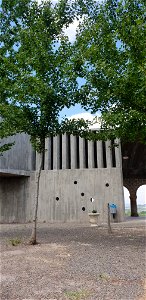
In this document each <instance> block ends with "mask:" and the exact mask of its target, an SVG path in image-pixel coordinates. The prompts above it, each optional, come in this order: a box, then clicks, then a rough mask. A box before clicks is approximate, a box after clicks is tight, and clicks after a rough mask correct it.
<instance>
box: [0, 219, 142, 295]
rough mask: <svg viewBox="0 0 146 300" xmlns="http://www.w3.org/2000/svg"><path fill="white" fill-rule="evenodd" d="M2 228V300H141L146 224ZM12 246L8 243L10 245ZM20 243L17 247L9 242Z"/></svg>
mask: <svg viewBox="0 0 146 300" xmlns="http://www.w3.org/2000/svg"><path fill="white" fill-rule="evenodd" d="M30 231H31V224H27V225H16V224H13V225H1V241H2V244H1V298H0V299H1V300H6V299H8V300H17V299H19V300H28V299H29V300H45V299H47V300H81V299H87V300H98V299H99V300H144V299H146V290H145V288H146V286H145V285H144V284H145V282H144V280H145V267H146V262H145V250H146V249H145V224H144V222H141V223H139V225H138V226H137V225H134V224H132V225H130V223H123V224H117V225H114V226H113V233H112V235H110V236H109V235H108V233H107V228H106V227H103V228H97V227H94V228H91V227H89V226H87V225H85V226H83V225H75V224H72V225H71V224H70V225H69V224H58V225H57V224H54V225H52V224H39V228H38V240H39V242H40V244H38V245H36V246H28V245H25V244H24V243H23V242H24V241H25V240H26V239H27V237H29V234H30ZM10 240H11V241H10ZM19 240H21V243H20V244H19V245H18V246H12V242H16V241H19Z"/></svg>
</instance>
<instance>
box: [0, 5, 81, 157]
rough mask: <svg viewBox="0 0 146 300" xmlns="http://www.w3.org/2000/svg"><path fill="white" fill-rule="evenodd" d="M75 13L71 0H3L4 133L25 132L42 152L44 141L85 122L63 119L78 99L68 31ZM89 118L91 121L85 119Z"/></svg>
mask: <svg viewBox="0 0 146 300" xmlns="http://www.w3.org/2000/svg"><path fill="white" fill-rule="evenodd" d="M74 17H75V9H74V8H73V6H72V5H71V1H67V0H66V1H64V0H60V1H59V2H58V3H57V4H56V5H55V6H53V5H52V3H51V1H44V2H42V4H41V5H38V3H37V1H35V0H12V1H9V0H3V1H2V6H1V11H0V19H1V44H0V57H1V67H0V92H1V100H0V115H1V117H2V122H1V126H0V136H1V137H5V136H8V135H9V134H10V135H12V134H14V133H18V132H19V133H20V132H25V133H27V134H28V135H30V137H31V142H32V144H33V146H34V148H35V149H36V150H37V151H38V152H42V151H43V150H44V140H45V138H46V137H48V136H50V135H56V134H58V133H61V132H62V131H63V132H64V131H65V130H66V131H68V132H70V133H74V132H75V133H77V132H78V128H79V133H80V132H82V131H83V123H82V124H81V126H80V123H79V124H77V122H76V123H75V124H73V122H71V121H70V122H69V121H66V120H63V122H62V123H61V122H59V113H60V111H61V110H62V109H63V108H64V107H68V108H69V107H70V106H71V105H74V104H75V102H76V95H77V88H78V83H77V79H76V74H75V73H74V72H73V71H72V69H73V62H72V61H71V59H70V58H71V55H72V47H71V44H70V42H69V41H68V38H67V37H66V36H65V35H64V33H63V30H64V28H65V27H67V26H68V25H69V24H70V23H71V22H72V21H73V19H74ZM84 123H85V122H84Z"/></svg>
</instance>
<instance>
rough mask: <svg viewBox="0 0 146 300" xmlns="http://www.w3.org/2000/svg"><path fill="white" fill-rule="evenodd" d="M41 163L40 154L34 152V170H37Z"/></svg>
mask: <svg viewBox="0 0 146 300" xmlns="http://www.w3.org/2000/svg"><path fill="white" fill-rule="evenodd" d="M40 163H41V155H40V153H38V152H36V170H38V169H39V167H40Z"/></svg>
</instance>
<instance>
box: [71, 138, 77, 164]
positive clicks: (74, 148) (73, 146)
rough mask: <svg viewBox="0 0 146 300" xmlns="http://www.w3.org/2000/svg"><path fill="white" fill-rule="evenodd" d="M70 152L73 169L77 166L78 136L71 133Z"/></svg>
mask: <svg viewBox="0 0 146 300" xmlns="http://www.w3.org/2000/svg"><path fill="white" fill-rule="evenodd" d="M70 152H71V153H70V154H71V169H76V168H77V138H76V136H73V135H72V134H71V136H70Z"/></svg>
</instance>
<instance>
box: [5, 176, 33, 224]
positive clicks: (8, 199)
mask: <svg viewBox="0 0 146 300" xmlns="http://www.w3.org/2000/svg"><path fill="white" fill-rule="evenodd" d="M29 182H30V180H29V178H27V177H9V178H7V177H1V178H0V212H1V214H0V222H1V223H13V222H19V223H22V222H25V221H26V205H27V203H28V202H29Z"/></svg>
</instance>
